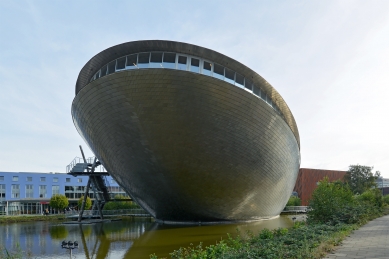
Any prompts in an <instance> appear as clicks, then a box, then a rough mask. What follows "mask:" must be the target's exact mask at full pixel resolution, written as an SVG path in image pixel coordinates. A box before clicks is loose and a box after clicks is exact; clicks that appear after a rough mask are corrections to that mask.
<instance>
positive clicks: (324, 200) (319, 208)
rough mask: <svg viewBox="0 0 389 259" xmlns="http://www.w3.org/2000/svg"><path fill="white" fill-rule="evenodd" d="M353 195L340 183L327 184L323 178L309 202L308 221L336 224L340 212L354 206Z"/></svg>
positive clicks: (326, 179) (327, 181) (326, 178)
mask: <svg viewBox="0 0 389 259" xmlns="http://www.w3.org/2000/svg"><path fill="white" fill-rule="evenodd" d="M354 203H355V202H354V199H353V193H352V192H351V190H350V188H349V187H348V185H345V184H343V183H342V182H340V181H336V182H332V183H331V182H329V180H328V177H325V178H324V179H323V180H321V181H320V182H319V185H318V187H317V188H316V189H315V191H314V192H313V194H312V198H311V200H310V201H309V205H310V207H311V210H310V211H309V212H308V219H309V220H311V221H314V222H321V223H332V224H336V223H338V222H337V221H338V220H339V216H341V214H342V212H343V211H345V210H346V208H348V207H350V206H351V207H352V206H353V204H354Z"/></svg>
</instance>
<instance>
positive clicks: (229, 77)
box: [224, 68, 235, 84]
mask: <svg viewBox="0 0 389 259" xmlns="http://www.w3.org/2000/svg"><path fill="white" fill-rule="evenodd" d="M224 73H225V78H224V80H225V81H227V82H228V83H230V84H234V83H235V71H233V70H231V69H228V68H225V70H224Z"/></svg>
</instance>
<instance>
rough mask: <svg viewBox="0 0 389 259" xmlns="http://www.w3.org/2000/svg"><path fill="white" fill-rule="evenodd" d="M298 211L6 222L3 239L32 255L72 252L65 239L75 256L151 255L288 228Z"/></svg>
mask: <svg viewBox="0 0 389 259" xmlns="http://www.w3.org/2000/svg"><path fill="white" fill-rule="evenodd" d="M291 217H292V216H280V217H278V218H275V219H272V220H264V221H256V222H251V223H239V224H223V225H204V226H172V225H159V224H157V223H155V222H153V221H152V220H150V219H124V220H122V221H112V222H105V223H96V224H84V225H78V224H62V223H53V222H34V223H31V222H28V223H12V224H4V225H0V244H2V246H3V247H5V248H7V249H8V250H11V251H15V250H17V247H20V249H21V250H23V251H24V252H25V253H26V255H29V256H31V257H32V258H54V257H55V258H58V259H60V258H69V255H70V254H69V251H68V250H66V249H62V248H61V242H62V241H63V240H66V241H68V240H71V241H75V240H77V241H78V243H79V248H78V249H75V250H73V258H95V259H103V258H107V259H114V258H115V259H116V258H149V256H150V254H153V253H155V254H156V255H158V256H159V257H168V256H169V253H170V252H173V251H174V250H177V249H178V248H180V247H182V246H183V247H187V246H190V245H191V244H193V246H197V245H198V244H199V243H200V242H202V243H203V245H204V246H206V245H211V244H215V243H216V242H217V241H220V240H222V239H226V238H227V233H229V234H231V235H232V236H236V235H237V234H238V233H240V235H245V234H247V232H248V231H250V232H252V233H254V234H255V233H257V232H259V231H260V230H262V229H264V228H268V229H276V228H279V227H284V228H288V227H291V226H292V225H293V221H292V219H291Z"/></svg>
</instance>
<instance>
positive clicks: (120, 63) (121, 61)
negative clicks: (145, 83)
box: [116, 57, 126, 70]
mask: <svg viewBox="0 0 389 259" xmlns="http://www.w3.org/2000/svg"><path fill="white" fill-rule="evenodd" d="M125 67H126V57H122V58H119V59H118V60H117V63H116V70H120V69H124V68H125Z"/></svg>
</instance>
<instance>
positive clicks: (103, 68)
mask: <svg viewBox="0 0 389 259" xmlns="http://www.w3.org/2000/svg"><path fill="white" fill-rule="evenodd" d="M106 74H107V65H105V66H103V67H102V68H101V70H100V77H103V76H105V75H106Z"/></svg>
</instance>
